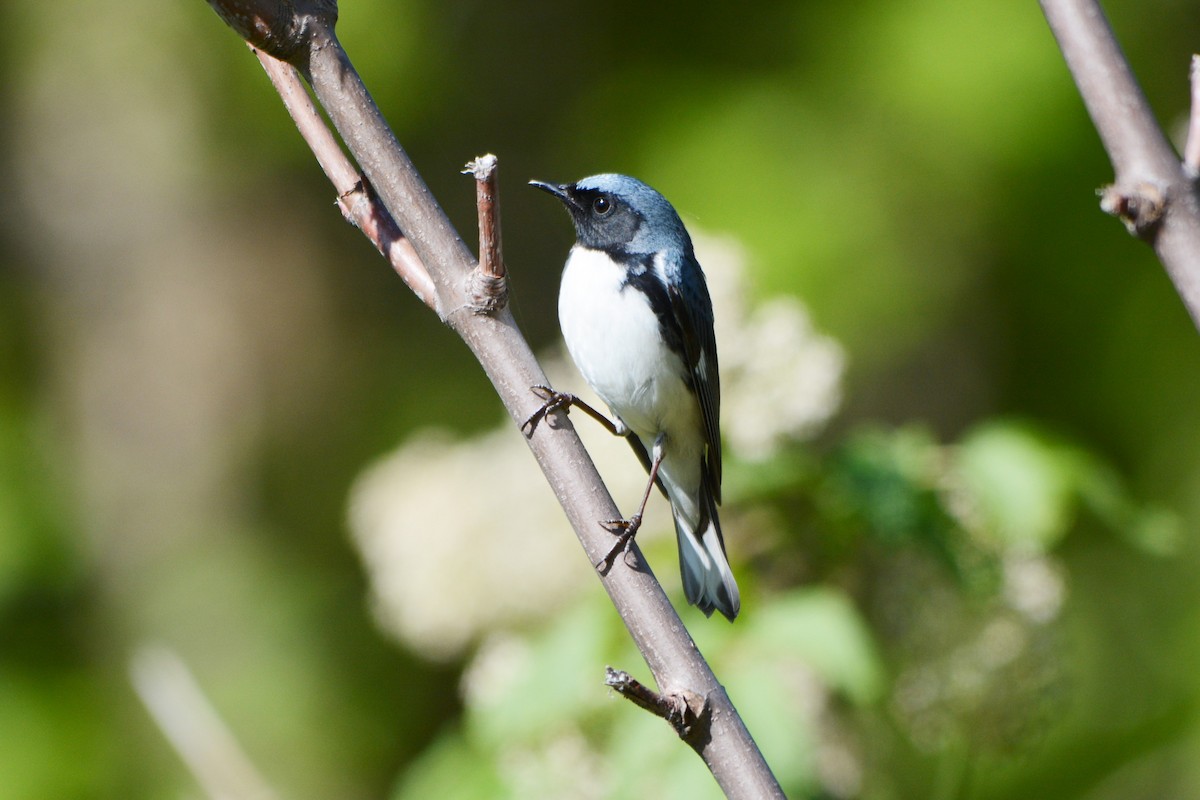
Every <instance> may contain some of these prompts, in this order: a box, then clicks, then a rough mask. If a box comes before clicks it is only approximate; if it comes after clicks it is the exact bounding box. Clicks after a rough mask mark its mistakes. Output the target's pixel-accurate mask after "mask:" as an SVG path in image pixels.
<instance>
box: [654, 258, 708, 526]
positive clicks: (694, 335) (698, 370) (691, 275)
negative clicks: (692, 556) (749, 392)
mask: <svg viewBox="0 0 1200 800" xmlns="http://www.w3.org/2000/svg"><path fill="white" fill-rule="evenodd" d="M679 270H680V275H679V280H673V281H671V282H670V284H669V286H668V289H667V294H668V297H669V298H670V301H671V315H672V316H673V317H674V319H675V322H676V324H677V325H678V326H679V332H680V334H681V336H680V338H681V339H682V345H683V356H684V363H685V364H686V366H687V369H688V372H689V375H690V377H691V384H692V388H693V390H694V391H695V392H696V398H697V399H698V400H699V401H700V412H701V416H702V417H703V420H704V441H705V444H707V445H708V452H707V454H706V456H705V459H704V464H703V473H704V482H705V485H706V486H707V488H708V490H709V492H710V493H711V496H712V498H713V499H714V500H716V502H718V503H720V502H721V379H720V376H719V375H718V370H717V337H716V334H715V333H714V332H713V310H712V298H710V297H709V294H708V286H707V285H706V284H705V282H704V273H703V272H702V271H701V269H700V264H699V262H698V261H696V256H695V255H694V254H693V253H692V252H691V249H690V248H689V249H688V252H687V253H686V254H685V255H684V257H683V258H682V259H681V260H680V262H679Z"/></svg>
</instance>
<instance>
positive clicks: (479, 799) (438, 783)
mask: <svg viewBox="0 0 1200 800" xmlns="http://www.w3.org/2000/svg"><path fill="white" fill-rule="evenodd" d="M507 796H509V795H508V794H507V793H506V792H505V789H504V783H503V781H501V780H500V776H499V775H498V774H497V772H496V769H495V762H494V761H493V760H492V759H489V758H487V757H486V756H485V754H484V753H481V752H479V751H477V750H475V749H474V748H472V747H471V745H470V744H469V743H468V742H467V740H466V739H464V738H463V736H462V733H461V732H460V731H459V730H457V729H451V730H447V731H445V732H443V733H442V735H441V736H440V737H438V739H437V741H436V742H434V743H433V744H432V745H430V746H429V747H428V748H426V749H425V751H424V752H423V753H422V754H421V757H420V758H419V759H417V760H416V761H414V762H413V763H412V764H411V765H410V766H409V767H408V769H407V771H406V772H405V774H404V777H403V778H402V779H401V780H400V783H399V785H398V786H397V787H396V790H395V792H394V793H393V794H392V798H393V800H429V798H437V797H442V798H454V799H455V800H459V799H460V798H461V800H495V798H501V797H507Z"/></svg>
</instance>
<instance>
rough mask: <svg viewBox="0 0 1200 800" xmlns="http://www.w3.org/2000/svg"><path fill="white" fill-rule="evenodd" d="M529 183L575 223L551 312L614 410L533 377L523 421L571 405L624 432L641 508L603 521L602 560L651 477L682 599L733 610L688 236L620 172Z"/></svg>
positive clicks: (709, 354)
mask: <svg viewBox="0 0 1200 800" xmlns="http://www.w3.org/2000/svg"><path fill="white" fill-rule="evenodd" d="M531 184H532V185H533V186H536V187H537V188H539V189H542V190H544V191H546V192H549V193H550V194H552V195H554V196H555V197H557V198H558V199H559V200H561V201H562V203H563V205H565V206H566V208H567V211H568V212H570V214H571V219H572V221H573V222H574V223H575V233H576V242H575V245H574V246H573V247H572V248H571V252H570V255H569V256H568V258H567V263H566V266H565V267H564V269H563V276H562V287H561V289H560V291H559V298H558V316H559V323H560V325H561V326H562V333H563V338H564V339H565V340H566V343H567V350H568V351H569V352H570V354H571V358H572V360H574V362H575V365H576V366H577V367H578V368H579V371H580V372H581V373H582V374H583V377H584V379H585V380H586V381H587V382H588V385H589V386H591V387H592V389H593V390H594V391H595V392H596V394H597V395H599V396H600V398H601V399H602V400H603V401H604V402H605V403H606V404H607V405H608V407H609V409H610V410H611V411H612V413H613V415H614V416H615V417H616V422H615V423H613V422H610V421H608V420H606V419H605V418H604V417H603V415H602V414H599V413H598V412H596V411H595V410H594V409H591V408H589V407H587V406H586V404H584V403H582V402H581V401H579V400H578V398H576V397H573V396H571V395H566V394H561V393H558V392H554V391H552V390H550V389H548V388H547V387H535V389H537V390H540V394H541V395H542V397H543V398H544V399H545V400H546V404H545V405H544V406H543V407H542V408H541V409H540V410H539V412H538V413H537V414H535V415H534V416H532V417H530V419H529V421H527V422H526V425H527V426H529V425H531V424H533V425H536V423H537V420H539V419H540V418H541V417H542V416H544V415H545V414H546V413H547V411H549V410H551V409H557V408H568V407H569V406H570V405H576V406H579V407H581V408H584V409H585V410H587V411H588V412H589V413H590V414H591V415H592V416H594V417H596V418H597V419H600V420H601V421H602V422H604V423H605V424H606V425H607V426H608V428H609V430H611V431H612V432H613V433H615V434H618V435H622V436H626V437H628V439H629V442H630V444H631V445H632V446H633V449H634V451H635V452H637V454H638V456H639V458H640V459H641V460H642V463H643V464H644V465H645V466H646V468H647V469H648V470H649V473H650V481H649V483H648V484H647V486H646V493H645V494H644V495H643V497H642V504H641V507H640V508H639V510H638V512H637V513H636V514H634V515H633V516H632V517H630V518H628V519H626V520H615V521H613V522H612V523H609V525H610V527H612V526H615V527H616V528H618V529H619V535H620V537H621V538H620V540H619V544H618V545H617V547H614V549H613V553H610V555H609V559H606V561H609V560H611V559H612V558H613V557H614V554H615V553H616V552H618V551H623V550H624V549H625V548H626V547H627V546H628V542H629V540H630V538H631V537H632V536H633V534H634V533H635V532H636V531H637V528H638V526H639V525H640V524H641V519H642V514H643V512H644V511H645V508H646V501H647V500H648V499H649V497H650V493H651V492H652V491H653V489H654V486H655V485H657V486H659V488H660V489H662V491H663V492H664V494H665V495H666V496H667V499H668V500H670V502H671V510H672V512H673V515H674V518H675V531H676V534H677V536H678V540H679V567H680V571H681V572H682V574H683V587H684V593H685V594H686V595H687V599H688V602H689V603H692V604H694V605H696V606H697V607H698V608H699V609H700V610H701V611H703V612H704V613H705V614H706V615H708V616H711V615H712V612H713V611H720V612H721V613H722V614H724V615H725V616H726V617H727V618H728V619H729V620H730V621H732V620H733V619H734V618H735V617H736V616H737V614H738V610H739V608H740V607H741V599H740V597H739V594H738V587H737V583H736V582H735V581H734V578H733V572H732V571H731V570H730V568H729V561H728V559H727V558H726V556H725V542H724V539H723V537H722V535H721V525H720V521H719V520H718V517H717V505H718V504H719V503H720V502H721V438H720V427H719V417H720V406H721V388H720V381H719V378H718V376H717V343H716V337H715V336H714V334H713V310H712V300H711V298H710V297H709V294H708V286H707V284H706V283H705V280H704V273H703V271H701V269H700V264H699V262H697V261H696V254H695V253H694V252H693V248H692V239H691V237H690V236H689V235H688V232H687V229H686V228H684V226H683V222H682V221H681V220H680V218H679V214H678V213H676V211H675V209H674V207H672V205H671V204H670V203H669V202H668V201H667V199H666V198H665V197H663V196H662V195H661V194H659V193H658V192H657V191H655V190H654V189H652V188H650V187H649V186H647V185H646V184H644V183H642V182H641V181H639V180H637V179H635V178H631V177H629V176H627V175H616V174H604V175H594V176H592V177H590V178H584V179H583V180H580V181H577V182H575V183H570V184H554V183H543V182H541V181H531Z"/></svg>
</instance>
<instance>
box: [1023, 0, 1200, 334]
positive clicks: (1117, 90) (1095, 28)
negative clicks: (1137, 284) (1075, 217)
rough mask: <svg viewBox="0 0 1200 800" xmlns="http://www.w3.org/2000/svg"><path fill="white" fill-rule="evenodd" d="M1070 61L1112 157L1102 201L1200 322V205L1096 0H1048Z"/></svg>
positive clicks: (1053, 24)
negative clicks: (1146, 246)
mask: <svg viewBox="0 0 1200 800" xmlns="http://www.w3.org/2000/svg"><path fill="white" fill-rule="evenodd" d="M1041 5H1042V11H1043V12H1044V13H1045V15H1046V20H1047V22H1048V23H1049V24H1050V29H1051V30H1052V31H1053V32H1054V37H1055V38H1056V39H1057V40H1058V45H1059V47H1060V48H1061V49H1062V52H1063V57H1064V58H1065V59H1066V61H1067V67H1068V68H1069V69H1070V70H1071V75H1072V77H1074V79H1075V84H1076V85H1077V86H1078V87H1079V92H1080V94H1081V95H1082V96H1083V101H1084V104H1085V105H1086V106H1087V109H1088V113H1089V114H1090V115H1091V117H1092V121H1093V122H1094V123H1095V125H1096V130H1097V131H1098V132H1099V134H1100V139H1101V141H1102V142H1103V143H1104V148H1105V150H1107V151H1108V155H1109V158H1111V159H1112V164H1113V169H1114V171H1115V172H1116V180H1115V181H1114V183H1113V185H1112V186H1110V187H1106V188H1105V189H1104V190H1103V192H1102V198H1103V199H1102V207H1103V208H1104V210H1105V211H1108V212H1109V213H1112V214H1116V215H1117V216H1118V217H1120V218H1121V220H1122V221H1123V222H1124V223H1125V225H1126V227H1127V228H1128V229H1129V230H1130V231H1131V232H1132V233H1134V234H1135V235H1137V236H1139V237H1140V238H1142V239H1144V240H1145V241H1147V242H1148V243H1150V244H1151V246H1153V247H1154V250H1155V252H1156V253H1157V254H1158V258H1159V260H1160V261H1161V262H1162V264H1163V266H1164V267H1165V268H1166V270H1167V273H1168V275H1169V276H1170V278H1171V281H1172V282H1173V283H1174V284H1175V288H1176V290H1177V291H1178V292H1179V296H1180V297H1181V298H1182V299H1183V302H1184V305H1185V306H1186V307H1187V310H1188V313H1189V314H1191V317H1192V321H1193V322H1194V323H1195V324H1196V325H1197V327H1200V204H1198V203H1197V198H1196V191H1195V188H1196V187H1195V183H1194V181H1193V180H1192V178H1191V176H1189V175H1188V174H1187V172H1185V170H1184V167H1183V164H1182V163H1181V162H1180V160H1179V159H1178V157H1177V156H1176V155H1175V153H1174V151H1173V150H1172V149H1171V145H1170V144H1169V143H1168V141H1167V138H1166V136H1165V135H1164V134H1163V132H1162V129H1161V128H1160V127H1159V126H1158V123H1157V122H1156V121H1155V119H1154V114H1153V113H1152V112H1151V110H1150V106H1149V103H1147V102H1146V98H1145V96H1144V95H1143V94H1142V91H1141V89H1140V88H1139V87H1138V85H1137V81H1136V80H1135V79H1134V77H1133V73H1132V72H1131V71H1130V69H1129V64H1128V63H1127V62H1126V60H1125V57H1124V55H1123V54H1122V53H1121V48H1120V46H1119V45H1118V44H1117V41H1116V38H1115V37H1114V36H1113V32H1112V28H1111V27H1109V24H1108V20H1107V19H1105V17H1104V12H1103V11H1101V10H1100V6H1099V5H1097V4H1096V2H1095V0H1041Z"/></svg>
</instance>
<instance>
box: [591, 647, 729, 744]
mask: <svg viewBox="0 0 1200 800" xmlns="http://www.w3.org/2000/svg"><path fill="white" fill-rule="evenodd" d="M604 685H605V686H608V687H610V688H611V689H612V690H613V691H615V692H616V693H617V694H619V695H621V696H622V697H624V698H625V699H626V700H628V701H629V702H631V703H633V704H634V705H635V706H637V707H638V708H642V709H645V710H646V711H649V712H650V713H651V714H654V715H655V716H656V717H662V718H663V719H665V720H666V721H667V722H669V723H670V724H671V727H672V728H674V729H675V732H676V733H678V734H679V738H680V739H683V740H684V741H685V742H687V743H688V744H691V745H692V746H693V747H697V746H698V744H699V743H702V742H704V741H705V740H706V738H707V731H708V728H707V722H708V720H709V714H708V705H707V704H706V703H705V702H704V698H702V697H698V696H696V695H690V696H689V695H688V694H686V693H680V694H660V693H659V692H656V691H654V690H653V689H651V688H650V687H649V686H646V685H645V684H644V683H641V682H640V681H638V680H637V679H636V678H634V677H633V676H632V675H630V674H629V673H628V672H626V671H625V670H622V669H613V668H612V667H605V668H604ZM698 725H699V726H700V727H698Z"/></svg>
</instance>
